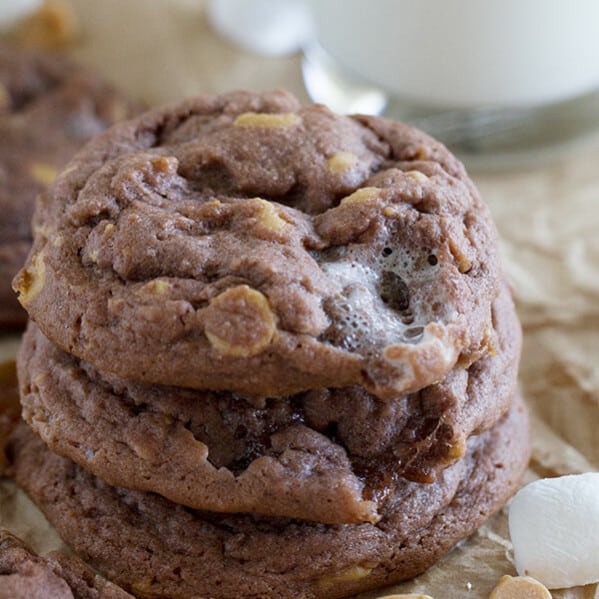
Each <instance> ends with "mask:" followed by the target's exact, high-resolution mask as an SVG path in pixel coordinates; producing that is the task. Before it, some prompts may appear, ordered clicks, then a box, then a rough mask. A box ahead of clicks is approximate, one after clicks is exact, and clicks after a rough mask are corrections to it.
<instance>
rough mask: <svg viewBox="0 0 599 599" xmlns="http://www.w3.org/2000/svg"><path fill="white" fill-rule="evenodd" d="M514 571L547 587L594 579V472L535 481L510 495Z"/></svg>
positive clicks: (597, 524) (598, 479)
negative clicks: (511, 496) (512, 496)
mask: <svg viewBox="0 0 599 599" xmlns="http://www.w3.org/2000/svg"><path fill="white" fill-rule="evenodd" d="M509 528H510V536H511V538H512V543H513V545H514V558H515V563H516V569H517V570H518V574H520V575H526V576H533V577H534V578H536V579H537V580H539V581H540V582H542V583H543V584H544V585H545V586H546V587H548V588H550V589H558V588H567V587H573V586H579V585H586V584H589V583H593V582H597V581H599V473H598V472H589V473H587V474H578V475H571V476H562V477H559V478H547V479H543V480H538V481H535V482H533V483H531V484H529V485H527V486H526V487H524V488H523V489H521V490H520V491H519V492H518V493H517V494H516V496H515V497H514V499H513V500H512V503H511V506H510V512H509Z"/></svg>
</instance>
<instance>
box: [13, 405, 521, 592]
mask: <svg viewBox="0 0 599 599" xmlns="http://www.w3.org/2000/svg"><path fill="white" fill-rule="evenodd" d="M527 433H528V426H527V417H526V413H525V410H524V407H523V404H522V402H521V401H516V402H515V405H514V407H513V408H512V409H511V411H510V414H509V415H508V416H507V417H506V418H505V419H503V420H502V421H501V422H500V423H499V424H498V425H496V426H495V427H493V428H492V429H491V430H490V431H488V432H486V433H484V434H483V435H480V436H478V437H473V438H471V439H470V440H469V441H468V452H467V454H466V456H465V457H464V459H462V460H460V461H459V462H457V463H456V464H455V465H454V466H452V467H451V468H448V469H446V470H445V471H444V472H443V473H442V474H440V475H439V477H438V478H437V480H436V482H435V483H434V484H432V485H423V484H419V483H413V482H406V481H399V482H398V483H397V484H396V485H395V487H394V490H393V497H392V499H391V500H390V501H389V502H388V503H387V505H386V508H385V513H384V514H383V518H382V519H381V520H380V521H379V522H378V523H377V524H376V525H373V524H346V525H336V526H335V525H323V524H316V523H308V522H301V521H295V520H286V519H282V518H277V519H275V518H264V517H259V516H256V515H219V514H210V513H208V512H197V511H193V510H190V509H188V508H184V507H182V506H179V505H176V504H173V503H171V502H169V501H167V500H165V499H163V498H162V497H160V496H158V495H154V494H152V493H140V492H137V491H125V490H123V489H119V488H114V487H110V486H108V485H106V484H105V483H103V482H101V481H100V480H99V479H96V478H94V477H93V476H92V475H91V474H90V473H89V472H87V471H85V470H84V469H82V468H80V467H79V466H76V465H75V464H74V463H73V462H71V461H69V460H68V459H66V458H61V457H59V456H57V455H55V454H52V453H51V452H50V451H49V450H48V449H47V447H46V446H45V445H44V444H43V443H42V442H41V441H40V440H39V439H37V438H36V437H35V436H34V435H33V433H32V432H31V431H30V429H28V428H27V427H25V426H24V425H23V427H22V428H21V429H19V430H18V432H17V434H16V435H15V437H14V439H13V444H12V447H11V451H12V456H13V460H14V473H15V475H16V481H17V484H19V485H20V486H21V487H23V488H24V489H25V491H26V492H27V493H28V494H29V496H30V497H31V498H32V500H33V501H34V503H36V504H37V505H38V506H39V507H40V508H41V510H42V511H43V512H44V513H45V514H46V516H47V517H48V519H49V520H50V522H51V523H52V524H53V525H54V526H55V527H56V529H57V530H58V532H59V533H60V535H61V536H62V537H63V539H64V540H65V542H67V543H69V544H70V545H71V546H72V547H73V548H74V549H75V550H76V551H77V552H78V553H80V554H81V555H82V556H84V557H85V558H86V559H88V560H89V561H90V562H91V564H92V565H94V566H95V567H97V568H98V570H99V571H100V572H103V573H104V574H105V575H106V576H107V577H108V578H110V579H111V580H113V581H115V582H117V583H118V584H120V585H122V586H123V587H124V588H126V589H130V590H131V592H132V593H134V594H135V595H136V596H138V597H158V596H159V597H163V598H181V599H183V598H184V599H189V598H190V597H211V598H213V599H219V598H223V599H225V598H226V599H229V598H230V597H245V598H246V599H250V598H254V599H258V598H264V599H266V598H271V597H280V598H281V599H285V598H293V599H308V598H311V599H313V598H316V597H323V598H324V597H326V598H327V599H334V598H335V597H345V596H348V595H351V594H353V593H357V592H359V591H362V590H366V589H371V588H377V587H381V586H384V585H387V584H391V583H393V582H397V581H399V580H403V579H407V578H411V577H413V576H415V575H416V574H418V573H420V572H422V571H423V570H425V569H426V568H428V567H429V566H431V565H432V564H433V563H434V562H435V561H437V560H438V559H439V558H440V557H441V556H442V555H443V554H444V553H446V552H447V551H449V549H451V548H452V547H453V546H454V545H455V543H457V542H458V541H459V540H461V539H463V538H465V537H466V536H468V535H469V534H470V533H472V532H473V531H474V530H475V529H476V528H477V527H478V526H480V525H481V524H482V523H483V522H484V520H486V519H487V518H488V517H489V516H490V515H491V514H492V513H493V512H494V511H495V510H497V509H498V508H499V507H500V506H501V505H502V504H503V502H505V501H506V499H507V498H508V497H509V496H510V495H511V494H512V493H513V492H514V491H515V489H516V488H517V485H518V481H519V480H520V477H521V476H522V474H523V472H524V469H525V467H526V463H527V460H528V434H527Z"/></svg>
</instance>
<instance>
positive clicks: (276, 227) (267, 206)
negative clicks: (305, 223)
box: [256, 198, 288, 232]
mask: <svg viewBox="0 0 599 599" xmlns="http://www.w3.org/2000/svg"><path fill="white" fill-rule="evenodd" d="M256 200H257V201H258V202H259V205H260V217H259V218H260V224H261V225H262V226H263V227H265V228H266V229H269V230H270V231H276V232H278V231H281V230H283V229H284V228H285V226H286V225H287V224H288V223H287V222H286V221H284V220H283V219H282V218H281V217H280V216H279V213H278V212H277V210H276V208H275V207H274V206H273V205H272V204H271V203H270V202H267V201H266V200H263V199H261V198H256Z"/></svg>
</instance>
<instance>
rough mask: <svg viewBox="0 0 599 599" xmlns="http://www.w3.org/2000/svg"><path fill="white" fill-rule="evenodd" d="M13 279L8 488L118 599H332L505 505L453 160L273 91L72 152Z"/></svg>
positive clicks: (475, 212) (465, 188) (489, 255)
mask: <svg viewBox="0 0 599 599" xmlns="http://www.w3.org/2000/svg"><path fill="white" fill-rule="evenodd" d="M34 227H35V240H34V245H33V249H32V251H31V253H30V255H29V258H28V260H27V263H26V265H25V266H24V268H23V269H22V270H21V272H20V274H19V275H18V276H17V278H16V279H15V288H16V290H17V291H18V292H19V294H20V296H19V299H20V301H21V303H22V305H23V306H24V307H25V308H26V310H27V311H28V313H29V315H30V317H31V319H32V322H31V324H30V325H29V327H28V330H27V332H26V334H25V338H24V342H23V345H22V347H21V350H20V354H19V359H18V373H19V381H20V392H21V401H22V405H23V417H24V420H25V421H26V422H27V423H28V426H25V425H23V426H21V427H20V428H18V429H17V431H16V432H15V434H14V435H13V438H12V442H11V446H10V452H11V458H12V461H13V466H12V468H13V472H14V475H15V478H16V480H17V483H18V484H19V485H20V486H21V487H22V488H24V489H25V491H26V492H27V493H28V494H29V496H30V497H31V498H32V500H33V501H34V502H35V503H36V504H37V505H38V506H39V507H40V508H41V509H42V511H43V512H44V513H45V514H46V516H47V517H48V519H49V520H50V522H51V523H52V524H53V525H54V526H55V527H56V529H57V530H58V532H59V533H60V534H61V536H62V538H63V539H64V540H65V542H66V543H68V544H69V545H70V546H71V547H73V548H74V549H75V551H76V552H77V553H78V554H79V555H80V556H82V557H83V558H84V559H85V560H87V561H89V562H90V564H91V565H92V566H93V567H95V568H96V569H97V570H99V571H100V572H101V573H102V574H104V575H105V576H106V577H107V578H109V579H110V580H112V581H113V582H116V583H118V584H119V585H121V586H123V587H124V588H125V589H127V590H128V591H130V592H131V593H133V594H134V595H136V596H138V597H168V598H186V599H188V598H190V597H198V598H200V597H201V598H208V597H210V598H223V599H224V598H230V597H248V598H268V597H280V598H286V597H289V598H291V597H293V598H295V599H297V598H315V597H326V598H334V597H346V596H349V595H351V594H353V593H357V592H359V591H361V590H365V589H371V588H377V587H382V586H384V585H387V584H391V583H393V582H395V581H399V580H402V579H406V578H410V577H412V576H414V575H416V574H418V573H419V572H422V571H423V570H425V569H426V568H427V567H429V566H430V565H432V564H433V563H434V562H435V561H436V560H437V559H439V558H440V557H441V556H442V555H443V554H444V553H445V552H447V551H448V550H449V549H451V547H453V546H454V545H455V544H456V543H457V542H458V541H460V540H461V539H463V538H465V537H466V536H468V535H469V534H470V533H471V532H472V531H474V530H475V529H476V528H477V527H478V526H479V525H480V524H481V523H482V522H483V521H484V520H485V519H486V518H488V517H489V515H490V514H492V513H493V512H494V511H496V510H497V509H498V508H499V507H500V506H501V505H502V504H503V503H504V502H505V501H506V499H507V498H508V497H509V496H510V495H511V494H512V493H513V492H514V490H515V488H516V486H517V484H518V481H519V479H520V477H521V475H522V473H523V471H524V468H525V465H526V462H527V459H528V440H527V420H526V414H525V411H524V409H523V406H522V403H521V401H520V400H519V399H518V398H517V394H516V376H517V365H518V358H519V352H520V331H519V325H518V321H517V318H516V316H515V312H514V308H513V305H512V302H511V298H510V293H509V290H508V289H507V287H506V284H505V280H504V278H503V275H502V272H501V269H500V265H499V262H498V257H497V237H496V232H495V228H494V226H493V224H492V221H491V219H490V216H489V213H488V210H487V208H486V207H485V206H484V205H483V204H482V203H481V201H480V199H479V197H478V194H477V192H476V190H475V189H474V186H473V184H472V183H471V181H470V180H469V179H468V177H467V176H466V174H465V171H464V169H463V167H462V165H461V164H460V163H459V162H458V161H457V160H456V159H455V158H454V157H453V156H452V155H451V154H450V153H449V152H448V151H447V150H446V149H445V148H444V147H443V146H441V145H440V144H438V143H436V142H435V141H433V140H432V139H430V138H428V137H427V136H426V135H424V134H422V133H420V132H418V131H415V130H413V129H411V128H409V127H406V126H404V125H401V124H398V123H394V122H391V121H387V120H384V119H378V118H374V117H342V116H337V115H335V114H333V113H331V112H330V111H329V110H327V109H326V108H324V107H322V106H308V107H301V106H299V105H298V103H297V101H296V100H295V99H294V98H293V97H291V96H290V95H288V94H285V93H282V92H275V93H265V94H251V93H234V94H229V95H225V96H218V97H203V98H196V99H192V100H189V101H185V102H182V103H180V104H178V105H175V106H171V107H168V108H166V109H159V110H154V111H151V112H148V113H146V114H144V115H142V116H140V117H138V118H137V119H134V120H132V121H128V122H126V123H123V124H120V125H117V126H115V127H113V128H112V129H111V130H109V131H108V132H107V133H104V134H102V135H100V136H99V137H98V138H96V139H95V140H94V141H92V142H91V143H89V144H88V145H87V146H86V147H85V148H84V149H83V151H81V152H80V153H79V154H77V155H76V157H75V158H74V159H73V160H72V161H71V162H70V164H69V165H68V166H67V168H66V169H65V170H64V171H63V172H62V174H60V175H59V176H58V178H57V180H56V181H55V182H54V184H53V185H52V187H51V188H50V189H49V190H48V191H47V192H45V193H43V194H42V195H41V196H40V198H39V201H38V206H37V210H36V214H35V217H34Z"/></svg>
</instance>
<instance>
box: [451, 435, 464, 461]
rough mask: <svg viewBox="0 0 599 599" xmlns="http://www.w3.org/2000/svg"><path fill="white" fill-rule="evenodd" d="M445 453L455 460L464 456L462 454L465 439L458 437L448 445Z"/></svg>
mask: <svg viewBox="0 0 599 599" xmlns="http://www.w3.org/2000/svg"><path fill="white" fill-rule="evenodd" d="M447 455H448V456H449V457H450V458H452V459H456V460H457V459H458V458H462V457H464V455H466V441H465V440H464V439H459V440H458V441H456V442H455V443H454V444H453V445H450V446H449V451H448V453H447Z"/></svg>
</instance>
